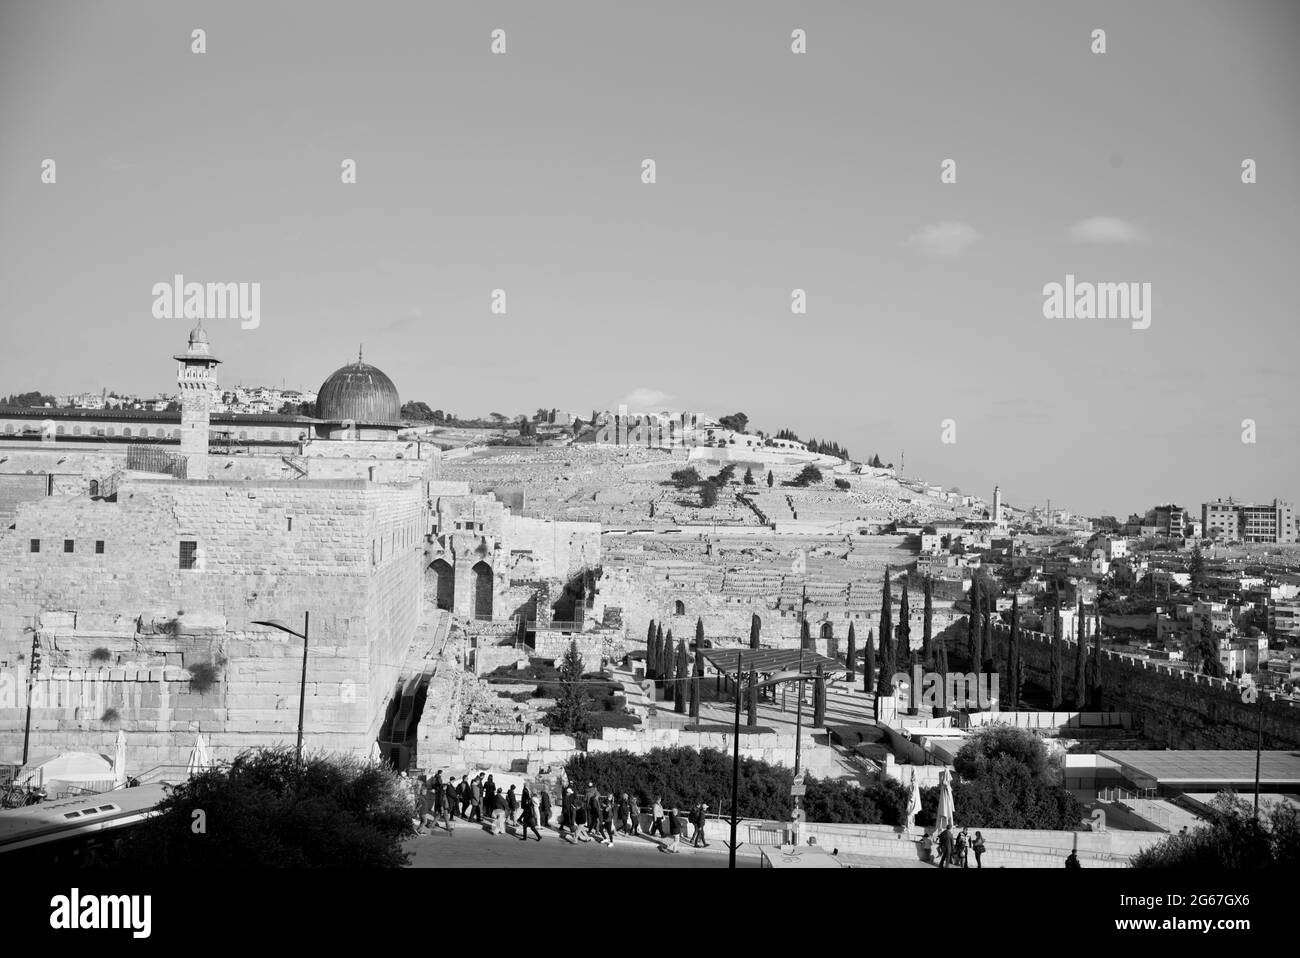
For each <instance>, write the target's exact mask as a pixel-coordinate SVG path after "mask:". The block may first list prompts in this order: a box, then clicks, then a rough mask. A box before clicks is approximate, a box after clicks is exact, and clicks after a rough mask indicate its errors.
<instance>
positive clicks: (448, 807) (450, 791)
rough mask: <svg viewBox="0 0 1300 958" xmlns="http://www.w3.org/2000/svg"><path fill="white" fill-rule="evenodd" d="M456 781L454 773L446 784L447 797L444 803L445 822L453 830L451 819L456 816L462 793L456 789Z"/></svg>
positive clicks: (449, 829)
mask: <svg viewBox="0 0 1300 958" xmlns="http://www.w3.org/2000/svg"><path fill="white" fill-rule="evenodd" d="M455 781H456V776H454V775H453V776H452V777H451V780H450V781H449V782H447V784H446V786H445V788H446V790H447V798H446V802H445V804H444V805H443V810H442V814H443V824H444V825H446V826H447V831H451V820H452V819H453V818H455V817H456V806H457V804H458V803H459V802H460V794H459V793H458V792H457V791H456V786H455V785H454V784H453V783H454V782H455Z"/></svg>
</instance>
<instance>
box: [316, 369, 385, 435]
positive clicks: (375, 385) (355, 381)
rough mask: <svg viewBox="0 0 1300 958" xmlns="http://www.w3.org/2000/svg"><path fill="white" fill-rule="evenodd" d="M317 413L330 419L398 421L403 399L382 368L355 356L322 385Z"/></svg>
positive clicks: (323, 417) (317, 403)
mask: <svg viewBox="0 0 1300 958" xmlns="http://www.w3.org/2000/svg"><path fill="white" fill-rule="evenodd" d="M316 414H317V416H318V417H319V418H321V419H327V420H330V421H342V420H344V419H351V420H352V421H353V422H357V423H397V422H400V421H401V419H402V401H401V399H399V398H398V395H397V387H396V386H394V385H393V381H392V380H391V379H389V378H388V377H387V376H386V375H384V373H383V371H382V370H379V369H376V368H375V367H374V366H371V365H369V364H368V363H363V362H361V360H359V359H358V360H357V361H356V362H355V363H352V364H350V365H348V366H344V367H343V368H342V369H337V370H335V371H334V372H333V373H331V374H330V377H329V378H328V379H326V380H325V382H323V383H322V384H321V387H320V391H319V392H318V393H317V395H316Z"/></svg>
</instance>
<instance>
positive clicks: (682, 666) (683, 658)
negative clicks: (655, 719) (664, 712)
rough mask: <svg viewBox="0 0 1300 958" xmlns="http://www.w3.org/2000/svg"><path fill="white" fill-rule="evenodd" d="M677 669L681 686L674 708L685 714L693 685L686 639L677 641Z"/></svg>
mask: <svg viewBox="0 0 1300 958" xmlns="http://www.w3.org/2000/svg"><path fill="white" fill-rule="evenodd" d="M675 671H676V672H677V677H678V679H679V680H680V681H679V682H678V686H679V687H678V690H677V697H676V698H675V699H674V705H673V708H674V711H676V712H678V713H679V714H685V712H686V702H687V699H688V698H689V696H690V687H691V682H690V681H689V677H690V674H691V660H690V655H689V653H688V652H687V651H686V640H685V639H682V640H681V641H680V642H678V643H677V667H676V670H675Z"/></svg>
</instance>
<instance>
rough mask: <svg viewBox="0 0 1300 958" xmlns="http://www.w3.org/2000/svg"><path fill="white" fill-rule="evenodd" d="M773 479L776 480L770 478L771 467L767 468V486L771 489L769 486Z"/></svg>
mask: <svg viewBox="0 0 1300 958" xmlns="http://www.w3.org/2000/svg"><path fill="white" fill-rule="evenodd" d="M775 481H776V480H775V479H773V478H772V470H771V469H769V470H767V488H769V489H771V488H772V484H773V483H774V482H775Z"/></svg>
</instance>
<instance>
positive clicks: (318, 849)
mask: <svg viewBox="0 0 1300 958" xmlns="http://www.w3.org/2000/svg"><path fill="white" fill-rule="evenodd" d="M200 817H202V818H203V819H204V820H205V821H207V822H208V824H209V825H210V826H211V827H210V828H208V829H206V830H204V831H202V832H200V833H198V834H196V833H195V831H194V829H193V827H192V826H193V823H194V822H195V821H196V820H198V819H199V818H200ZM414 817H415V809H414V806H413V805H412V802H411V795H410V793H409V791H408V790H407V788H406V783H405V782H404V781H403V780H402V779H401V778H399V777H398V775H397V773H396V772H394V771H393V770H392V769H391V768H390V767H388V766H387V765H385V764H382V763H375V762H368V761H364V760H362V759H359V758H354V757H352V756H349V755H330V754H324V753H307V754H305V755H303V757H302V761H299V760H298V755H297V752H296V750H295V749H293V748H290V747H287V746H281V747H276V748H259V749H255V750H250V751H246V752H243V753H241V754H240V755H238V756H237V757H236V758H235V760H234V761H233V762H231V763H230V764H229V765H225V766H221V767H219V768H210V769H205V770H203V771H200V772H197V773H195V774H194V775H193V776H191V777H190V778H189V779H188V780H186V781H184V782H181V783H180V784H178V785H174V786H173V787H172V788H171V789H170V790H169V791H168V794H167V796H166V797H165V798H163V800H162V801H161V802H160V803H159V804H158V807H157V811H156V813H155V814H154V815H152V816H151V817H149V818H147V819H146V820H144V821H143V822H141V823H139V824H137V825H136V826H135V827H134V828H129V829H122V830H121V832H120V833H115V834H116V835H119V837H118V838H117V839H115V840H114V842H112V843H111V844H108V845H105V846H104V847H103V848H101V849H98V850H97V851H95V852H93V853H92V854H93V855H94V856H95V858H94V864H95V865H99V866H107V867H114V868H119V867H120V868H143V867H148V868H157V867H166V868H174V867H185V866H195V867H207V868H218V869H221V868H230V869H235V868H238V869H240V870H241V871H244V870H247V869H250V868H312V867H328V868H376V867H378V868H397V867H401V866H404V865H406V864H407V860H408V856H407V855H406V854H405V853H404V852H403V851H402V846H401V843H402V842H403V841H404V840H405V839H406V838H408V837H410V836H411V835H412V834H413V832H414V829H413V826H412V825H411V821H412V819H413V818H414Z"/></svg>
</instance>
